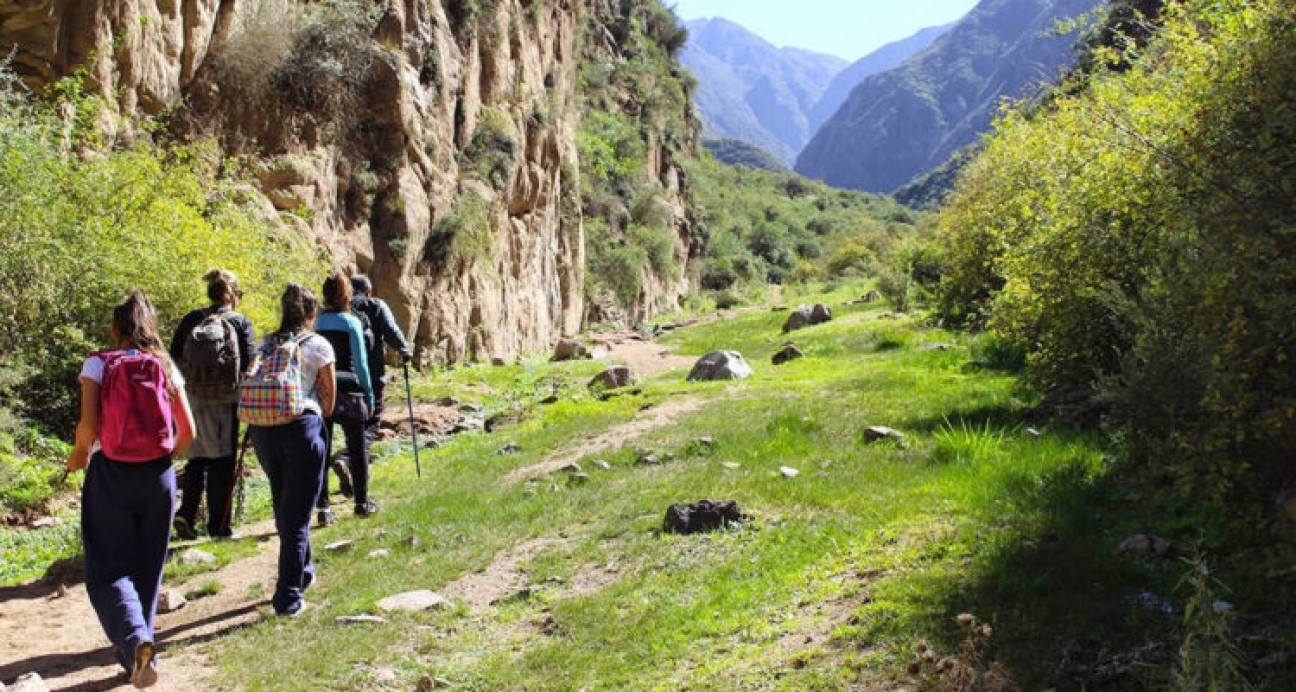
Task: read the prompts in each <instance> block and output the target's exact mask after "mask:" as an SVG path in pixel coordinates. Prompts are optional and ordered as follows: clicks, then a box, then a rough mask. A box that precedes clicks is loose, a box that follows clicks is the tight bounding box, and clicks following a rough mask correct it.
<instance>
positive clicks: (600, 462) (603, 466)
mask: <svg viewBox="0 0 1296 692" xmlns="http://www.w3.org/2000/svg"><path fill="white" fill-rule="evenodd" d="M594 465H595V466H597V467H599V468H601V469H603V470H604V471H611V470H612V464H609V463H607V461H605V460H603V459H599V460H598V461H596V462H594Z"/></svg>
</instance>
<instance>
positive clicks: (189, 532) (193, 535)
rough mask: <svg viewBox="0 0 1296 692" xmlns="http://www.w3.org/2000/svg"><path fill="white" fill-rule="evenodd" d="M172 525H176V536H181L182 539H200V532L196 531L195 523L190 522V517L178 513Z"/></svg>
mask: <svg viewBox="0 0 1296 692" xmlns="http://www.w3.org/2000/svg"><path fill="white" fill-rule="evenodd" d="M171 525H172V526H174V527H175V532H176V537H177V538H179V539H180V540H182V541H196V540H198V532H197V531H194V528H193V524H191V523H189V520H188V519H185V518H184V517H182V516H180V515H176V518H175V520H174V521H173V522H172V523H171Z"/></svg>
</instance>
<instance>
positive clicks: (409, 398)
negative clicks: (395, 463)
mask: <svg viewBox="0 0 1296 692" xmlns="http://www.w3.org/2000/svg"><path fill="white" fill-rule="evenodd" d="M401 364H402V365H404V366H405V404H406V405H407V406H409V414H410V435H411V436H413V438H414V473H416V474H418V477H419V478H422V477H423V467H422V465H420V464H419V457H418V426H416V425H414V394H413V393H412V392H411V391H410V376H409V361H408V360H405V361H403V362H402V363H401Z"/></svg>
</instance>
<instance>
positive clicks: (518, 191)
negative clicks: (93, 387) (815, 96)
mask: <svg viewBox="0 0 1296 692" xmlns="http://www.w3.org/2000/svg"><path fill="white" fill-rule="evenodd" d="M622 5H623V3H609V2H606V1H605V0H430V1H428V0H390V1H389V2H381V1H379V2H373V1H368V0H366V1H360V0H317V1H316V2H291V1H289V0H261V1H260V2H257V1H256V0H120V1H117V2H111V3H109V2H101V1H100V0H16V1H6V0H0V46H9V45H14V46H16V51H15V57H14V59H13V62H14V67H15V69H16V70H18V71H19V73H20V74H21V75H22V77H23V78H24V79H25V80H26V81H27V82H28V84H29V85H30V86H32V87H33V88H34V89H36V90H40V89H42V88H44V87H46V86H48V85H50V84H51V83H53V82H54V81H55V80H57V79H59V78H61V77H63V76H66V75H69V74H72V73H74V72H75V71H76V70H78V69H81V70H83V75H84V80H85V82H86V84H87V86H88V87H90V88H92V89H94V90H97V91H98V92H99V93H101V94H103V95H104V96H106V97H109V100H110V102H111V103H112V104H113V107H112V108H110V109H109V111H107V113H106V114H105V115H104V116H103V117H102V118H101V119H102V121H103V128H104V130H105V132H106V134H108V135H109V137H110V138H114V137H115V138H118V139H119V140H129V138H131V137H136V136H144V135H145V132H146V130H145V128H141V127H139V125H140V123H142V122H146V121H152V123H154V127H151V128H148V130H149V131H153V132H161V133H162V136H165V137H171V138H175V139H177V140H180V141H204V140H210V141H214V142H215V143H216V144H217V149H218V151H219V155H220V156H222V157H224V160H225V161H226V164H225V166H224V167H225V169H226V171H227V172H228V173H230V174H231V175H242V176H245V177H247V179H248V180H249V183H250V185H249V188H248V189H249V193H248V203H249V204H250V205H254V206H256V207H258V208H259V209H260V210H261V211H262V213H263V215H264V217H265V218H266V219H267V220H268V221H270V222H272V223H283V224H288V225H291V226H294V227H296V228H297V229H298V230H299V232H300V233H302V234H303V235H305V236H307V237H309V238H311V239H312V240H313V241H314V242H316V243H317V244H318V245H319V246H320V247H321V248H322V249H324V250H325V251H326V252H327V253H328V254H329V256H330V257H331V258H332V261H333V264H334V265H335V266H337V267H338V268H340V269H343V270H346V271H359V272H365V273H368V274H370V275H371V276H372V277H373V279H374V280H375V284H376V287H377V293H378V295H380V296H381V297H383V298H385V299H386V300H387V301H388V302H389V303H391V305H392V308H393V310H394V312H395V313H396V316H397V318H398V320H399V321H400V323H401V324H402V326H403V327H405V328H406V330H407V332H408V333H409V334H410V335H412V336H413V337H414V339H415V343H416V346H417V350H418V353H419V356H420V357H421V358H422V359H424V360H429V361H439V362H455V361H459V360H465V359H477V360H485V359H490V358H505V359H511V358H514V357H517V356H518V355H521V354H523V353H527V352H538V351H543V350H545V349H547V348H548V347H549V346H550V345H551V344H552V343H553V342H554V341H555V340H556V339H557V338H559V337H560V336H562V335H565V334H570V333H572V332H574V331H576V330H578V329H579V328H580V327H581V326H582V324H583V322H584V320H585V316H586V312H587V308H588V305H587V303H589V302H591V301H589V300H587V297H586V296H587V295H588V294H591V293H594V291H591V290H590V289H588V288H587V286H591V285H597V281H596V280H593V281H592V280H591V278H593V279H597V277H589V276H587V268H586V259H585V234H584V218H583V213H582V206H583V205H582V203H581V189H582V185H581V179H580V177H581V170H582V167H581V163H580V160H579V151H578V147H577V137H576V133H577V131H578V129H579V127H580V123H581V119H582V118H583V117H585V115H586V114H587V109H585V108H583V107H582V106H583V104H584V98H583V95H582V90H581V85H580V81H581V80H580V79H579V78H578V77H579V75H580V74H581V63H582V61H583V60H586V61H587V60H589V57H590V56H591V55H597V56H599V58H600V59H603V60H606V61H608V62H610V63H616V62H617V61H618V60H620V59H621V56H620V55H619V54H618V49H619V46H618V45H617V44H616V43H615V41H613V42H612V43H609V44H608V45H607V46H599V45H594V46H588V45H586V40H587V36H589V35H591V34H597V33H598V32H597V31H596V30H595V29H597V28H598V27H601V26H604V25H613V24H626V23H627V22H628V18H627V17H625V16H623V15H625V14H627V13H629V12H633V11H634V9H633V8H623V7H622ZM652 5H653V6H654V7H655V8H656V9H657V10H660V7H659V6H657V5H656V3H652ZM591 27H593V29H592V28H591ZM627 69H631V68H627ZM677 121H678V122H682V123H685V125H686V126H685V128H684V130H683V131H681V132H679V133H676V134H675V135H674V136H672V137H669V138H663V137H659V136H658V137H652V136H649V135H647V134H646V135H644V137H645V141H644V146H645V148H646V151H647V154H648V155H647V156H646V157H645V160H644V165H643V167H642V170H641V171H639V174H640V177H641V178H642V184H643V185H644V186H650V187H653V188H655V189H657V190H659V194H660V195H661V196H662V197H663V199H665V200H666V201H667V202H668V204H667V208H668V209H669V210H670V218H669V219H668V220H667V221H666V223H667V225H668V227H669V229H670V230H671V231H672V238H671V240H672V245H673V255H674V257H675V259H676V260H677V261H678V262H679V263H681V264H683V263H686V262H687V261H688V258H689V256H690V247H689V242H690V241H689V238H688V234H687V227H688V223H687V218H686V217H687V208H686V198H687V190H685V189H683V187H684V183H682V182H681V181H682V179H683V177H682V176H681V175H680V173H679V171H678V170H677V168H676V166H675V164H674V161H675V160H676V158H678V157H680V156H682V155H684V154H687V153H689V152H691V151H692V149H693V147H694V146H695V144H694V142H695V137H696V135H695V131H694V128H695V126H692V124H691V120H690V119H689V118H687V117H684V118H680V119H677ZM643 272H644V276H642V277H640V278H641V280H640V282H639V284H640V286H641V289H640V291H639V294H638V295H637V296H635V299H634V300H633V301H632V302H630V304H628V305H625V306H624V308H625V312H624V314H623V315H622V316H624V317H627V318H629V319H640V318H643V317H645V316H647V315H649V314H651V313H653V312H656V311H660V310H663V309H667V308H670V307H673V306H674V305H676V304H677V301H678V299H679V297H680V296H681V294H682V293H683V291H685V290H686V289H687V286H688V284H687V282H686V281H685V280H684V279H682V278H679V277H682V276H685V275H686V273H685V272H680V273H677V274H675V275H671V276H656V275H654V274H653V270H652V268H645V269H643ZM604 309H605V310H606V306H604Z"/></svg>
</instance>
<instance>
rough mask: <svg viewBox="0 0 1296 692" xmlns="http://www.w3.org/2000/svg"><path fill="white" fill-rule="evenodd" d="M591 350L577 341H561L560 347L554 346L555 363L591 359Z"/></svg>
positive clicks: (559, 342)
mask: <svg viewBox="0 0 1296 692" xmlns="http://www.w3.org/2000/svg"><path fill="white" fill-rule="evenodd" d="M589 356H590V353H589V349H587V348H585V344H582V343H581V342H579V341H577V340H575V339H560V340H559V341H558V345H556V346H554V354H553V359H552V360H554V361H555V362H559V361H564V360H581V359H584V358H589Z"/></svg>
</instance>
